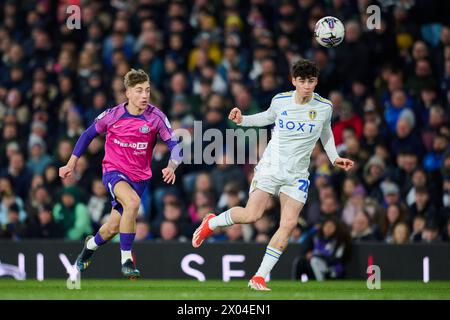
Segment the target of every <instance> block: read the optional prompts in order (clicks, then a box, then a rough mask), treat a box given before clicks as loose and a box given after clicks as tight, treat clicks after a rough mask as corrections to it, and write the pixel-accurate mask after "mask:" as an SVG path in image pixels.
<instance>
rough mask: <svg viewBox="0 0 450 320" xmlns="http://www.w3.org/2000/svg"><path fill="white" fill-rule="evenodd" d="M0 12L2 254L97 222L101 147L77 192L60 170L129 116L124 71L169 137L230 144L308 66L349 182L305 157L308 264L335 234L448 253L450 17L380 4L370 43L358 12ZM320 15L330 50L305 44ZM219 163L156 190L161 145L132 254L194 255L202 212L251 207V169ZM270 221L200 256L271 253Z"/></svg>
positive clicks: (227, 232)
mask: <svg viewBox="0 0 450 320" xmlns="http://www.w3.org/2000/svg"><path fill="white" fill-rule="evenodd" d="M0 3H1V5H0V55H1V61H0V128H1V139H0V226H1V227H0V238H6V239H13V240H16V241H20V240H21V239H27V238H55V239H56V238H65V239H70V240H81V239H84V237H85V236H86V235H87V234H92V233H94V232H95V231H97V230H98V228H99V226H100V225H101V224H102V222H103V221H104V220H105V219H107V217H108V214H109V212H110V210H111V204H110V198H109V195H108V191H107V190H106V189H105V187H104V186H103V184H102V180H101V174H102V172H101V162H102V158H103V154H104V150H103V148H104V139H103V138H102V137H97V138H95V140H94V141H93V142H92V143H91V145H90V146H89V148H88V151H87V152H86V153H85V155H83V156H82V157H81V158H80V160H79V162H78V166H77V173H76V175H75V176H72V177H69V178H67V179H65V180H64V181H62V180H61V179H60V178H59V177H58V168H59V167H60V166H62V165H64V164H65V163H66V162H67V160H68V159H69V157H70V155H71V153H72V150H73V147H74V144H75V142H76V141H77V139H78V137H79V136H80V135H81V133H82V132H83V130H84V129H85V128H87V126H89V125H90V124H91V123H92V122H93V121H94V119H95V117H96V116H98V115H99V114H100V113H101V112H102V111H104V110H105V109H106V108H109V107H112V106H115V105H117V104H119V103H121V102H123V101H125V99H126V98H125V95H124V86H123V76H124V75H125V73H126V72H128V71H129V70H130V68H142V69H144V70H145V71H146V72H147V73H148V74H149V76H150V79H151V86H152V89H151V90H152V92H151V99H152V101H153V102H154V104H155V105H157V106H158V107H159V108H161V109H162V110H163V111H164V112H165V113H166V114H167V116H168V118H169V120H170V122H171V124H172V127H173V128H174V129H177V128H184V129H187V130H190V131H193V125H194V121H195V120H199V121H202V126H203V130H207V129H208V128H217V129H219V130H220V131H221V132H225V130H226V129H227V128H236V127H235V126H234V124H233V123H231V122H230V121H228V120H227V115H228V112H229V110H230V109H231V108H232V107H233V106H238V107H239V108H241V109H242V110H243V113H244V114H253V113H257V112H260V111H263V110H265V109H266V108H267V107H268V106H269V105H270V101H271V99H272V97H273V96H274V95H275V94H277V93H279V92H283V91H289V90H293V87H292V85H291V84H290V78H289V72H290V66H291V65H292V63H293V62H295V61H297V60H298V59H300V58H308V59H312V60H315V61H316V62H317V64H318V65H319V67H320V68H321V74H320V78H319V84H318V86H317V88H316V92H318V93H319V94H320V95H322V96H323V97H327V98H329V99H330V100H331V101H332V103H333V112H334V117H333V122H332V127H333V132H334V136H335V141H336V145H337V148H338V151H339V153H340V155H342V156H345V157H349V158H351V159H353V160H355V162H356V168H355V170H353V171H352V172H348V173H345V172H343V171H339V170H336V169H335V168H333V167H332V166H331V163H330V162H329V160H328V158H327V156H326V154H325V153H324V151H323V149H322V147H321V146H320V143H319V144H318V145H317V147H316V149H315V150H314V152H313V155H312V159H311V168H310V172H311V175H310V181H311V186H310V189H309V197H308V201H307V203H306V206H305V208H304V210H303V212H302V214H301V218H300V219H299V224H298V227H297V229H296V230H295V231H294V234H293V235H292V238H291V241H292V242H293V243H305V244H308V247H309V249H308V250H311V251H314V252H316V251H317V250H319V251H320V248H314V246H318V245H320V246H321V245H322V244H323V243H329V242H330V241H335V240H336V241H338V242H340V241H342V243H344V242H345V240H343V239H345V238H346V237H345V236H344V237H343V236H342V235H346V236H347V239H351V241H353V242H362V241H377V242H386V243H393V244H403V243H412V242H427V243H429V242H438V241H450V147H449V141H450V127H449V121H448V120H449V114H450V25H449V24H448V20H447V21H443V20H442V19H444V20H445V19H448V17H449V16H450V10H449V7H450V6H449V5H448V2H446V1H439V2H438V1H424V0H423V1H421V0H416V1H414V0H409V1H408V0H407V1H397V2H395V1H391V2H385V4H384V5H383V6H382V7H381V9H382V11H381V12H382V15H381V21H380V26H379V28H377V29H375V30H370V29H368V28H367V24H366V21H367V19H368V18H369V15H368V14H367V13H366V8H367V6H368V5H370V4H372V1H369V0H358V1H356V0H354V1H351V0H332V1H331V0H330V1H325V0H324V1H319V0H298V1H289V0H280V1H271V0H249V1H238V0H217V1H209V0H193V1H176V0H173V1H159V0H136V1H119V0H113V1H111V2H110V3H108V2H107V1H99V0H98V1H75V0H72V1H59V2H58V1H49V0H37V1H0ZM69 4H75V5H79V6H80V7H81V16H82V20H81V28H80V29H73V30H72V29H70V28H69V27H68V25H67V24H66V19H67V17H68V14H67V13H66V7H67V5H69ZM445 12H447V13H445ZM326 15H331V16H335V17H338V18H339V19H341V20H342V21H343V22H344V23H345V26H346V37H345V40H344V42H343V43H342V44H341V45H339V46H338V47H336V48H333V49H326V48H323V47H320V46H319V45H318V44H317V43H316V42H315V41H314V39H313V28H314V25H315V22H316V21H317V20H318V19H320V18H321V17H323V16H326ZM440 17H442V18H440ZM446 23H447V24H446ZM268 130H269V128H268ZM183 143H186V142H184V141H183ZM187 143H189V142H187ZM224 150H225V151H224V152H223V153H222V154H220V155H217V156H218V157H219V156H220V157H221V158H223V159H225V160H226V159H228V161H223V162H224V164H214V165H207V164H203V165H200V164H196V165H181V166H180V168H179V169H178V170H177V172H176V173H177V180H176V184H175V185H173V186H172V185H171V186H169V185H167V184H165V183H164V182H163V181H162V178H161V169H162V168H164V167H165V166H166V164H167V161H168V158H169V154H168V149H167V146H166V145H165V144H164V143H162V142H158V143H157V144H156V146H155V150H154V154H153V163H152V169H153V178H152V181H151V184H150V185H149V187H148V189H147V191H146V192H145V194H144V196H143V199H142V205H141V209H140V215H139V218H138V223H137V235H136V240H137V241H141V240H154V241H166V240H179V241H188V240H189V239H190V238H191V237H192V233H193V231H194V230H195V228H196V227H197V226H198V225H199V224H200V221H201V220H202V218H203V217H204V216H205V215H206V214H208V213H209V212H216V213H219V212H222V211H224V210H226V209H228V208H231V207H233V206H236V205H245V202H246V199H247V197H248V188H249V182H250V181H251V179H252V176H253V168H254V165H251V164H245V165H237V164H233V163H232V160H233V159H230V155H229V150H227V149H226V148H224ZM258 151H262V150H258ZM278 219H279V204H278V202H277V200H276V199H273V201H272V203H271V205H270V206H269V207H268V208H267V210H266V213H265V215H264V217H263V218H262V219H261V220H259V221H258V222H256V223H255V224H253V225H233V226H231V227H229V228H227V229H220V228H219V229H218V230H217V231H216V232H215V235H214V236H213V237H212V238H211V239H208V240H210V241H257V242H260V243H267V242H268V241H269V239H270V237H271V235H272V232H273V231H274V230H275V227H276V224H277V222H278ZM327 221H331V222H333V223H331V224H327V223H326V222H327ZM316 238H317V239H319V240H320V241H315V240H314V239H316ZM323 247H325V246H323ZM325 254H326V253H325Z"/></svg>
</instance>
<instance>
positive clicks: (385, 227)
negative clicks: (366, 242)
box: [379, 203, 407, 243]
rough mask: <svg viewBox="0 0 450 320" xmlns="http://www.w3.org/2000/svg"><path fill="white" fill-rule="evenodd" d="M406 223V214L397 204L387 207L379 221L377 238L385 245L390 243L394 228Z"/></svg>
mask: <svg viewBox="0 0 450 320" xmlns="http://www.w3.org/2000/svg"><path fill="white" fill-rule="evenodd" d="M401 222H405V223H407V216H406V212H405V210H404V209H403V207H401V206H400V205H398V204H395V203H393V204H391V205H389V206H388V207H387V208H386V210H385V212H383V214H382V215H381V216H380V220H379V233H380V234H379V238H380V240H382V241H385V242H387V243H392V241H393V234H394V229H395V226H396V225H397V224H398V223H401Z"/></svg>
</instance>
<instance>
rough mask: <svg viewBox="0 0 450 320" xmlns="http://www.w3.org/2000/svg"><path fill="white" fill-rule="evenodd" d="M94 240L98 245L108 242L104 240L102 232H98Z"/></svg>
mask: <svg viewBox="0 0 450 320" xmlns="http://www.w3.org/2000/svg"><path fill="white" fill-rule="evenodd" d="M94 242H95V244H96V245H97V246H99V247H100V246H101V245H104V244H105V243H106V240H104V239H103V238H102V236H101V234H100V232H97V234H96V235H95V237H94Z"/></svg>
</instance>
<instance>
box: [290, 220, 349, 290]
mask: <svg viewBox="0 0 450 320" xmlns="http://www.w3.org/2000/svg"><path fill="white" fill-rule="evenodd" d="M348 249H349V239H348V235H347V234H346V232H345V230H344V229H343V228H342V227H341V226H340V224H339V222H338V221H337V220H336V219H334V218H329V219H326V220H325V221H324V223H323V224H322V227H321V228H320V229H319V230H318V232H317V234H316V235H314V236H311V237H309V238H307V239H306V240H305V243H304V246H303V248H302V252H301V255H300V256H299V258H298V259H297V260H296V262H295V264H296V277H297V279H300V278H301V276H302V275H303V274H306V275H307V276H308V278H310V279H316V280H318V281H323V280H325V279H336V278H342V277H343V275H344V272H345V270H344V261H345V259H346V252H347V250H348Z"/></svg>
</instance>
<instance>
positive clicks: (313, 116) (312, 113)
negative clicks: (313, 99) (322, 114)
mask: <svg viewBox="0 0 450 320" xmlns="http://www.w3.org/2000/svg"><path fill="white" fill-rule="evenodd" d="M316 117H317V112H316V110H310V111H309V118H310V119H311V120H314V119H315V118H316Z"/></svg>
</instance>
